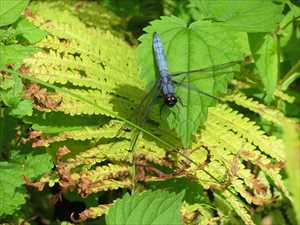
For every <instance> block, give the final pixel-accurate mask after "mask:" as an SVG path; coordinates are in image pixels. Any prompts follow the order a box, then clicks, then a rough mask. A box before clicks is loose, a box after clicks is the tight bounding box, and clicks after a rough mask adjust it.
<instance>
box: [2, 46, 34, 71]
mask: <svg viewBox="0 0 300 225" xmlns="http://www.w3.org/2000/svg"><path fill="white" fill-rule="evenodd" d="M37 51H38V49H37V48H34V47H30V46H26V47H25V46H22V45H18V44H16V45H6V46H0V67H2V66H4V65H6V64H16V63H19V64H20V63H21V62H22V60H23V59H24V58H25V57H27V56H29V55H31V54H33V53H36V52H37Z"/></svg>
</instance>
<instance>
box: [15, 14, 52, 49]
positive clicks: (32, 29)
mask: <svg viewBox="0 0 300 225" xmlns="http://www.w3.org/2000/svg"><path fill="white" fill-rule="evenodd" d="M16 30H17V33H18V34H19V35H21V36H23V37H24V38H25V39H26V40H27V41H29V43H30V44H34V43H37V42H39V41H40V40H42V39H43V38H44V37H46V35H47V32H45V31H42V30H41V29H39V28H38V27H36V26H34V25H33V24H32V23H31V22H29V21H28V20H26V19H25V18H21V19H20V20H19V21H18V23H17V27H16Z"/></svg>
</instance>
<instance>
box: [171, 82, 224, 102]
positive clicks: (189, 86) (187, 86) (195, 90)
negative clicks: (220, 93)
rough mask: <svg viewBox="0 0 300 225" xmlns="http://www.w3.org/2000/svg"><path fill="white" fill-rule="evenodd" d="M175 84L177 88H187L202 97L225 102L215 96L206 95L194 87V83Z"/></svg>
mask: <svg viewBox="0 0 300 225" xmlns="http://www.w3.org/2000/svg"><path fill="white" fill-rule="evenodd" d="M174 83H175V84H176V85H177V86H181V87H184V88H187V89H190V90H192V91H194V92H196V93H197V94H200V95H204V96H207V97H210V98H212V99H215V100H217V101H219V102H224V101H223V100H222V99H220V98H218V97H216V96H214V95H211V94H208V93H206V92H205V91H201V90H200V89H199V88H197V87H196V86H194V85H193V84H192V83H188V82H180V83H179V82H177V81H174Z"/></svg>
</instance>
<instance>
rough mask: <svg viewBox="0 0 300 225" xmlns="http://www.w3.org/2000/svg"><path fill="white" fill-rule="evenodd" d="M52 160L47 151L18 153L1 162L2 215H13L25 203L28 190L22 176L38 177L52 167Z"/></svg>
mask: <svg viewBox="0 0 300 225" xmlns="http://www.w3.org/2000/svg"><path fill="white" fill-rule="evenodd" d="M52 166H53V165H52V161H51V158H50V156H49V155H48V154H47V153H44V154H37V155H33V154H28V155H26V156H24V155H19V154H16V155H14V156H13V158H12V160H11V161H9V162H0V171H1V176H0V189H1V191H0V216H2V215H12V214H13V213H14V212H15V211H16V210H18V209H20V207H21V206H22V205H23V204H25V201H26V199H25V198H26V190H25V188H24V185H23V184H24V181H23V179H22V176H27V177H29V178H30V179H34V178H37V177H38V176H40V175H42V174H43V173H45V172H47V171H49V170H50V169H51V168H52Z"/></svg>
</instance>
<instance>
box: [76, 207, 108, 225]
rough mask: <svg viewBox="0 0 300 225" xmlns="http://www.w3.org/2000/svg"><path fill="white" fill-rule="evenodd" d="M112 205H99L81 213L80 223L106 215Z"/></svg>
mask: <svg viewBox="0 0 300 225" xmlns="http://www.w3.org/2000/svg"><path fill="white" fill-rule="evenodd" d="M109 207H110V205H98V206H96V207H90V208H88V209H85V210H84V211H83V212H81V213H79V218H80V222H83V221H85V220H87V219H96V218H97V217H101V216H102V215H104V214H106V213H107V211H108V209H109Z"/></svg>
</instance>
